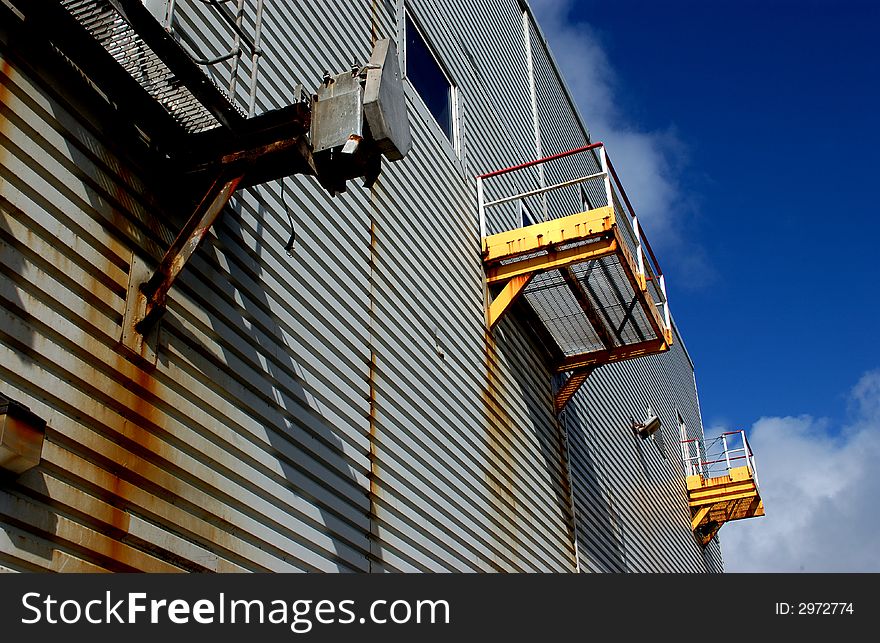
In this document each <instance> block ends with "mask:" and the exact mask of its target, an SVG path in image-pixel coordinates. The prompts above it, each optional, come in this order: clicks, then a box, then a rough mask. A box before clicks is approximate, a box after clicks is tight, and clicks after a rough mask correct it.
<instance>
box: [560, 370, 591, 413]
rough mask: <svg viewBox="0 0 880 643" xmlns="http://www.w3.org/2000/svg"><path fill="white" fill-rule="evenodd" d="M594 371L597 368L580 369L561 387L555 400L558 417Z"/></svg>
mask: <svg viewBox="0 0 880 643" xmlns="http://www.w3.org/2000/svg"><path fill="white" fill-rule="evenodd" d="M594 370H595V368H594V367H592V366H589V367H587V368H579V369H577V370H576V371H574V372H573V373H572V374H571V375H569V376H568V379H567V380H565V383H564V384H563V385H562V386H560V387H559V390H558V391H556V396H555V397H554V400H553V407H554V410H555V411H556V415H559V414H560V413H562V410H563V409H564V408H565V405H566V404H568V401H569V400H570V399H571V398H572V397H574V394H575V393H577V392H578V390H579V389H580V388H581V385H582V384H583V383H584V382H586V381H587V378H588V377H590V375H591V374H592V373H593V371H594Z"/></svg>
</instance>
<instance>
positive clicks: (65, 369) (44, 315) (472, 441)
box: [0, 0, 720, 571]
mask: <svg viewBox="0 0 880 643" xmlns="http://www.w3.org/2000/svg"><path fill="white" fill-rule="evenodd" d="M178 6H179V8H180V14H179V23H178V25H177V28H178V29H179V30H180V31H182V32H187V33H191V34H201V36H202V40H201V43H202V47H203V53H204V54H206V55H208V54H219V53H222V52H223V51H224V48H225V47H226V46H227V44H228V36H227V35H226V33H225V32H224V31H223V29H222V27H221V26H219V22H218V21H217V20H216V18H215V16H213V15H212V14H211V7H210V6H209V5H205V4H203V3H196V2H178ZM407 7H408V9H409V10H410V11H411V13H412V15H413V17H414V19H415V20H416V21H417V22H418V24H419V25H420V27H422V28H423V29H424V31H425V32H426V35H427V37H428V39H429V40H430V44H431V45H432V47H434V48H435V50H436V52H437V54H438V57H439V58H440V60H441V61H442V63H443V64H444V66H445V68H446V71H447V72H448V74H449V76H450V77H451V80H452V81H453V83H454V84H455V85H456V86H457V93H458V98H459V131H460V136H459V141H458V144H457V146H453V145H452V144H451V143H450V142H449V141H448V140H446V139H445V137H444V135H443V133H442V132H441V131H440V129H439V127H437V125H436V124H435V123H434V122H433V120H432V118H431V116H430V114H429V112H428V111H427V109H426V108H425V106H424V105H423V104H422V102H421V99H420V98H419V97H418V95H417V94H416V93H415V92H414V91H413V90H412V87H411V86H409V85H408V86H407V100H408V104H409V107H410V118H411V124H412V127H413V135H414V141H415V144H414V147H413V150H412V152H411V154H410V155H409V156H408V157H407V158H406V159H405V160H404V161H403V162H401V163H396V164H387V163H386V164H384V169H383V173H382V176H381V178H380V179H379V181H378V183H377V184H376V186H374V188H373V189H371V190H364V189H362V188H360V187H358V186H357V185H352V186H351V188H350V189H349V191H348V192H347V193H346V194H344V195H341V196H338V197H336V198H330V197H329V196H327V195H326V194H325V193H324V192H323V191H322V190H321V189H320V188H319V187H318V186H317V183H316V182H314V181H313V180H311V179H304V178H299V177H292V178H289V179H286V192H287V197H286V199H287V204H286V205H285V204H284V203H283V202H282V199H281V196H280V191H279V185H278V184H277V183H274V184H267V185H264V186H261V187H259V188H254V189H248V190H246V191H243V192H240V193H239V194H238V196H237V197H236V198H235V200H234V202H233V205H232V207H231V208H230V209H229V211H228V212H227V213H226V214H225V215H224V216H223V217H222V218H221V220H220V222H219V223H218V224H217V226H216V227H215V233H216V234H215V235H212V237H211V238H210V239H209V240H208V242H206V244H205V246H203V248H202V250H200V252H199V253H198V254H197V255H196V256H195V257H194V258H193V259H192V261H191V263H190V265H189V266H188V267H187V268H186V270H185V272H184V273H183V275H182V276H181V278H180V279H179V280H178V282H177V285H176V286H175V288H174V289H173V290H172V291H171V296H170V306H169V312H168V314H167V315H166V317H165V318H164V320H163V322H162V326H161V332H160V336H159V342H158V348H159V359H158V363H157V365H156V366H155V368H151V367H149V366H147V365H145V364H144V363H143V362H140V361H138V360H135V359H134V358H131V357H129V356H128V354H127V353H126V351H125V349H123V348H122V347H121V346H120V342H119V340H120V333H121V321H122V315H123V312H124V308H125V295H126V290H127V287H128V279H129V277H128V273H129V267H130V264H131V263H132V261H133V260H134V259H133V257H135V258H137V261H139V262H140V261H152V262H154V261H155V260H157V259H158V257H159V256H161V253H162V251H163V249H164V246H165V245H167V244H168V243H169V242H170V240H171V239H172V237H173V234H174V230H175V226H176V225H180V223H181V222H182V218H183V217H184V216H185V215H186V214H187V212H186V211H185V208H184V207H183V205H184V204H181V203H179V202H176V201H175V199H174V194H173V190H170V189H164V188H163V187H162V186H161V184H160V183H159V182H157V180H156V179H155V177H153V176H151V175H150V173H149V172H147V171H146V170H145V169H144V168H141V167H139V166H138V164H137V161H136V159H132V158H129V157H128V156H127V155H125V154H123V153H121V152H120V150H118V149H117V148H116V142H115V141H114V140H112V137H110V136H108V135H107V134H106V127H105V126H106V123H104V122H102V121H101V115H100V113H97V112H95V111H93V110H92V109H91V108H90V107H89V106H88V104H87V101H84V100H82V99H81V98H80V97H79V96H76V95H71V94H70V93H69V92H65V91H63V90H59V89H55V88H53V87H54V85H53V83H52V79H51V78H46V79H40V78H37V77H35V76H34V74H33V73H30V72H25V71H23V70H22V68H21V66H20V65H19V64H18V63H17V62H16V61H15V60H13V59H11V58H10V54H9V52H8V51H7V53H5V54H4V58H3V62H4V64H3V67H2V74H0V81H2V90H0V91H2V99H3V100H2V108H0V109H2V112H0V155H2V170H0V171H2V175H0V270H2V272H3V278H2V279H0V300H2V324H0V354H2V356H0V387H2V388H0V392H3V393H5V394H6V395H8V396H9V397H12V398H15V399H17V400H19V401H21V402H23V403H25V404H27V405H28V406H30V407H31V409H32V410H34V411H35V412H37V413H38V414H39V415H41V416H42V417H44V418H45V419H46V420H47V421H48V428H47V435H46V443H45V446H44V450H43V462H42V464H41V465H40V466H39V467H38V468H37V469H34V470H31V471H29V472H28V473H26V474H25V475H23V476H22V477H20V478H19V479H18V480H16V481H15V482H3V483H2V484H0V526H2V529H0V564H2V565H4V566H6V567H8V568H10V569H17V570H30V569H52V570H92V569H110V570H135V569H139V570H151V571H165V570H173V569H181V570H217V571H232V570H279V571H287V570H340V571H383V570H385V571H395V570H401V571H413V570H526V571H531V570H573V569H575V568H576V564H577V562H578V560H579V562H580V565H581V569H583V570H639V571H641V570H667V569H670V570H671V569H674V570H688V571H699V570H706V569H716V568H720V553H719V552H718V551H717V546H715V545H713V546H712V547H711V548H710V549H708V550H706V551H707V552H709V554H707V555H704V553H703V552H702V550H701V549H700V548H699V547H698V546H697V545H696V544H695V542H694V540H693V537H692V535H691V533H690V526H689V518H688V513H687V506H686V502H685V496H684V482H683V473H682V467H681V463H680V458H679V455H678V435H677V431H678V425H677V420H676V419H675V413H680V414H681V416H682V418H683V419H684V420H685V422H686V424H687V426H688V427H689V430H691V431H699V430H701V429H700V427H701V425H700V418H699V408H698V404H697V401H696V393H695V390H694V381H693V371H692V367H691V365H690V363H689V361H688V358H687V357H686V354H685V353H684V350H683V348H682V344H681V342H680V341H678V342H677V343H676V347H675V348H674V349H673V351H671V352H670V353H668V354H666V355H663V356H660V357H652V358H647V359H642V360H637V361H634V362H630V363H626V364H621V365H618V366H615V367H613V368H612V367H606V368H602V369H600V370H599V371H597V372H596V373H595V374H594V375H593V377H591V379H590V380H589V381H588V382H587V384H586V385H585V386H584V389H583V390H582V391H581V392H580V393H579V394H578V396H577V397H576V398H575V399H574V400H573V402H572V404H571V406H570V409H569V411H568V412H567V413H566V419H565V423H566V426H567V432H568V436H569V440H568V449H566V447H565V441H564V440H563V432H562V430H561V427H560V425H559V423H558V422H557V420H556V418H555V417H554V415H553V412H552V389H551V373H550V372H549V371H548V369H547V366H546V365H545V362H544V360H543V358H542V353H541V350H540V349H539V348H538V347H537V346H535V345H534V344H533V343H532V340H531V339H529V335H528V333H526V332H525V331H524V330H523V328H521V326H520V325H519V324H518V323H517V322H516V321H514V320H508V321H505V322H504V323H503V324H502V326H501V327H500V329H498V330H496V332H495V333H494V335H492V336H489V335H487V334H486V332H485V326H484V311H483V297H484V291H483V276H482V268H481V264H480V256H479V248H480V245H479V229H478V222H477V213H476V196H475V182H474V179H473V176H474V175H475V174H476V173H479V172H483V171H487V170H490V169H494V168H498V167H502V166H507V165H510V164H513V163H518V162H522V161H526V160H529V159H531V158H534V156H535V138H534V128H533V120H532V111H531V109H532V107H531V99H530V91H529V76H528V63H527V52H526V39H525V34H524V32H523V16H522V7H521V5H520V3H519V2H518V1H516V0H493V1H491V2H485V3H478V2H466V3H461V2H436V1H434V2H427V1H421V0H418V1H417V0H413V1H412V2H410V3H408V4H407ZM403 10H404V9H403V6H402V3H400V2H378V1H373V2H357V3H313V2H299V1H298V2H285V3H267V9H266V13H265V16H264V22H263V41H262V47H263V49H264V51H265V53H264V55H263V57H262V60H261V63H260V65H261V74H260V76H259V84H258V91H257V105H258V107H257V112H261V111H264V110H266V109H271V108H273V107H278V106H281V105H283V104H285V103H286V102H287V101H288V100H289V98H290V96H291V95H292V91H293V86H294V85H295V84H296V83H297V82H302V83H304V84H305V85H306V87H307V88H313V87H314V86H315V85H316V84H317V82H318V81H319V79H320V78H321V76H322V74H323V72H324V71H325V70H331V71H341V70H343V69H346V68H347V67H348V66H349V65H350V64H351V63H352V62H355V61H359V62H363V61H365V60H366V59H367V58H368V56H369V51H370V44H371V39H372V38H373V37H383V36H393V37H396V38H397V40H398V42H400V41H401V39H402V38H401V36H402V34H401V33H400V31H401V29H402V16H403ZM248 20H249V21H251V23H252V21H253V14H252V13H251V14H249V15H248ZM475 24H477V25H480V29H478V30H474V29H472V27H470V26H469V25H475ZM246 26H247V25H246ZM531 41H532V51H531V55H532V58H533V60H534V68H535V77H536V90H537V92H538V97H539V100H538V103H539V105H540V106H541V112H540V113H539V119H540V124H541V136H542V139H543V141H544V151H545V153H551V152H553V151H559V149H564V148H568V147H572V146H574V145H577V144H580V143H582V142H583V141H584V140H585V138H584V137H585V132H584V130H583V128H582V126H581V125H580V124H579V120H578V118H577V116H576V114H574V112H573V111H572V109H571V106H570V104H569V102H568V99H567V98H566V94H565V93H564V91H565V90H564V88H563V87H562V86H561V85H560V84H559V80H558V78H557V76H556V73H555V71H554V70H553V67H552V63H551V61H550V60H549V59H548V56H547V53H546V50H545V49H544V48H543V45H542V43H541V40H540V36H539V34H537V33H536V32H533V34H532V38H531ZM239 73H240V74H241V76H240V77H241V79H242V80H243V81H244V79H245V78H246V75H247V73H248V68H247V64H246V63H243V65H242V67H241V68H240V70H239ZM224 74H227V75H228V68H227V69H225V70H224V69H218V71H217V75H218V79H219V80H220V81H221V82H226V81H227V77H226V76H224ZM237 95H238V96H239V99H240V100H241V101H242V103H243V104H244V102H245V101H246V82H240V83H239V86H238V90H237ZM515 180H516V181H526V180H528V181H534V182H535V184H537V183H536V182H537V180H538V175H537V173H533V174H532V175H531V177H530V178H529V177H520V178H517V179H515ZM510 181H514V179H510ZM511 186H513V184H511ZM516 187H522V186H521V185H520V184H516ZM529 187H532V186H529ZM288 211H289V213H290V215H291V216H292V218H293V219H294V224H295V227H296V231H297V243H296V246H295V249H294V257H293V258H290V257H288V256H287V254H286V253H285V252H284V249H283V247H284V243H285V242H286V240H287V237H288V235H289V226H288V223H287V216H288ZM505 217H506V218H505ZM514 220H515V218H514V214H513V213H511V212H508V213H506V214H505V213H502V215H501V217H500V219H499V220H498V222H497V225H499V226H508V227H509V224H510V223H511V222H512V221H514ZM646 404H650V405H651V406H652V408H654V410H655V411H656V412H658V413H659V414H660V415H661V418H662V419H663V423H664V426H663V429H662V431H663V434H662V435H663V440H662V442H659V441H658V444H662V445H664V447H665V458H664V457H663V454H662V453H661V451H662V449H661V450H660V451H658V450H657V449H656V448H655V447H654V445H653V443H650V442H649V443H641V442H639V441H636V440H635V439H634V438H633V436H632V434H631V433H628V430H629V429H628V418H629V416H630V415H636V416H639V415H642V414H643V412H644V406H645V405H646ZM567 453H570V465H571V473H572V479H571V482H569V478H568V475H567V469H568V464H569V463H568V462H567V460H566V456H567ZM572 504H574V507H575V516H572V511H571V510H572ZM575 542H576V543H577V551H576V548H575ZM707 556H708V557H707Z"/></svg>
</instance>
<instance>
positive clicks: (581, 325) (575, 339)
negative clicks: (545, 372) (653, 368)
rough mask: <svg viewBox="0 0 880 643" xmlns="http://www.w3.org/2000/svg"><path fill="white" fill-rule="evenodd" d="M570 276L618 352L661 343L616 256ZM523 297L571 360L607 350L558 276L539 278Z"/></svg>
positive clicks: (591, 263)
mask: <svg viewBox="0 0 880 643" xmlns="http://www.w3.org/2000/svg"><path fill="white" fill-rule="evenodd" d="M571 270H572V272H573V273H574V275H575V277H576V278H577V280H578V282H579V283H580V285H581V287H582V288H583V290H584V292H586V293H587V296H588V297H589V300H590V303H591V304H592V305H593V307H594V308H595V309H596V311H597V312H598V313H599V316H600V318H601V320H602V323H603V324H604V325H605V328H607V329H608V331H609V332H610V334H611V336H612V338H613V339H614V346H628V345H631V344H637V343H639V342H644V341H649V340H652V339H656V337H657V336H656V334H655V333H654V331H653V329H652V327H651V324H650V322H649V320H648V318H647V316H646V315H645V311H644V310H643V308H642V306H641V305H640V303H639V300H638V297H637V296H636V293H635V292H634V291H633V289H632V286H631V285H630V282H629V280H628V279H627V277H626V274H625V272H624V268H623V266H622V265H621V263H620V259H619V257H618V256H617V255H610V256H607V257H602V258H601V259H596V260H593V261H588V262H585V263H580V264H575V265H573V266H572V267H571ZM523 296H524V298H525V300H526V302H527V303H528V304H529V306H530V307H531V308H532V310H533V311H534V312H535V314H536V315H537V316H538V318H539V319H540V320H541V322H542V323H543V324H544V326H545V328H546V329H547V331H548V332H549V333H550V336H551V337H553V339H554V340H555V341H556V344H557V346H558V347H559V349H560V350H561V351H562V352H563V354H564V355H565V356H566V357H571V356H573V355H579V354H584V353H593V352H596V351H601V350H603V349H604V348H606V347H605V346H604V345H603V344H602V341H601V339H600V338H599V336H598V334H597V333H596V331H595V330H594V329H593V326H592V325H591V323H590V322H589V320H588V319H587V317H586V315H585V313H584V311H583V309H582V307H581V305H580V304H579V303H578V301H577V300H576V299H575V297H574V295H573V294H572V292H571V289H570V288H569V286H568V284H566V282H565V280H564V279H563V278H562V275H561V273H560V271H559V270H551V271H548V272H543V273H540V274H538V275H536V276H535V277H534V278H533V279H532V281H531V283H530V284H529V285H528V287H527V288H526V289H525V292H524V294H523ZM609 348H610V347H609Z"/></svg>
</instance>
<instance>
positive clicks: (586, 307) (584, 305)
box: [559, 267, 614, 349]
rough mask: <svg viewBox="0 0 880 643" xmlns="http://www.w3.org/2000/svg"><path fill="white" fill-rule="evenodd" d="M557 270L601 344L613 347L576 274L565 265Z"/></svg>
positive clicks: (609, 334)
mask: <svg viewBox="0 0 880 643" xmlns="http://www.w3.org/2000/svg"><path fill="white" fill-rule="evenodd" d="M559 272H560V274H561V275H562V279H563V281H565V283H566V285H567V286H568V289H569V290H571V294H572V295H574V298H575V300H577V303H578V304H579V305H580V307H581V310H583V311H584V315H586V316H587V319H588V320H589V321H590V325H591V326H592V327H593V330H594V331H595V333H596V335H597V336H598V337H599V340H600V341H601V342H602V345H603V346H604V347H605V348H606V349H609V348H614V338H613V337H611V333H610V332H609V331H608V328H607V327H606V326H605V323H604V322H603V321H602V317H601V316H600V315H599V311H597V310H596V307H595V306H593V302H592V301H590V297H589V295H587V293H586V292H584V289H583V287H582V286H581V283H580V281H579V280H578V278H577V275H575V274H574V270H572V269H571V268H570V267H565V268H561V269H560V270H559Z"/></svg>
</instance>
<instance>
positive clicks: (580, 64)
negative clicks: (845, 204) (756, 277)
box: [530, 0, 714, 288]
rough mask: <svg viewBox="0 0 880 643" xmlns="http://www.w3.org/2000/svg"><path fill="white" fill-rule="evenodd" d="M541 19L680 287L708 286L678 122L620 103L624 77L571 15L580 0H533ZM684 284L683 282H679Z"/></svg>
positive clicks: (709, 273)
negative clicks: (689, 232)
mask: <svg viewBox="0 0 880 643" xmlns="http://www.w3.org/2000/svg"><path fill="white" fill-rule="evenodd" d="M530 4H531V6H532V9H533V10H534V12H535V16H536V18H537V20H538V23H539V24H540V25H541V29H542V31H543V32H544V35H545V36H546V37H547V41H548V43H549V45H550V49H551V50H552V51H553V55H554V57H555V58H556V61H557V63H558V64H559V67H560V68H561V71H562V75H563V76H564V77H565V79H566V83H567V84H568V86H569V89H570V90H571V92H572V95H573V97H574V100H575V102H576V103H577V105H578V109H579V110H580V112H581V114H582V115H583V117H584V120H585V121H586V124H587V126H588V127H589V129H590V135H591V138H592V139H593V140H596V141H598V140H601V141H604V142H605V143H607V144H608V150H609V155H610V156H611V158H612V160H613V161H614V165H615V168H616V169H617V171H618V174H619V175H620V178H621V181H623V184H624V186H625V187H626V191H627V193H628V195H629V197H630V200H631V201H632V203H633V206H634V207H635V209H636V212H637V213H638V215H639V218H640V220H641V221H642V222H643V223H644V226H645V229H646V231H647V233H648V238H649V239H650V240H651V243H652V245H653V246H654V247H655V249H656V250H657V251H658V255H660V256H659V257H658V259H660V261H661V265H663V266H664V269H665V268H666V267H668V266H670V265H671V266H672V267H673V269H674V272H676V273H677V274H679V275H680V278H679V280H678V282H677V286H680V287H683V288H701V287H704V286H706V285H708V284H709V283H710V282H711V281H712V280H713V279H714V271H713V270H712V269H711V266H710V265H709V262H708V260H707V259H706V253H705V251H704V250H703V249H702V248H701V247H699V246H697V245H696V244H695V243H694V240H693V239H689V238H686V236H685V234H684V230H685V229H686V224H688V223H689V222H691V221H692V220H693V216H694V213H695V206H694V203H693V201H692V199H690V198H688V197H687V196H686V195H685V194H684V193H683V191H682V189H681V187H680V185H679V173H680V169H681V168H682V167H683V166H684V165H685V164H686V163H687V147H686V145H685V144H684V143H683V141H682V140H681V138H680V137H679V135H678V134H677V132H676V130H675V127H674V126H673V125H670V126H669V127H667V128H665V129H662V130H655V131H644V130H643V129H640V128H638V127H636V126H635V125H634V124H633V123H632V122H630V119H628V118H627V115H626V114H624V113H622V112H621V111H620V110H619V109H618V107H617V105H618V104H619V101H617V100H616V87H617V86H618V83H619V82H620V79H618V77H617V76H616V74H615V72H614V61H613V60H610V59H609V57H608V55H607V53H606V52H605V49H603V46H602V38H601V35H600V34H599V33H598V32H597V31H596V30H595V29H593V28H592V27H591V26H590V25H589V24H588V23H585V22H578V21H572V20H571V16H570V13H571V10H572V8H573V7H574V5H575V3H574V2H573V1H572V0H531V1H530ZM673 287H676V286H673Z"/></svg>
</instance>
